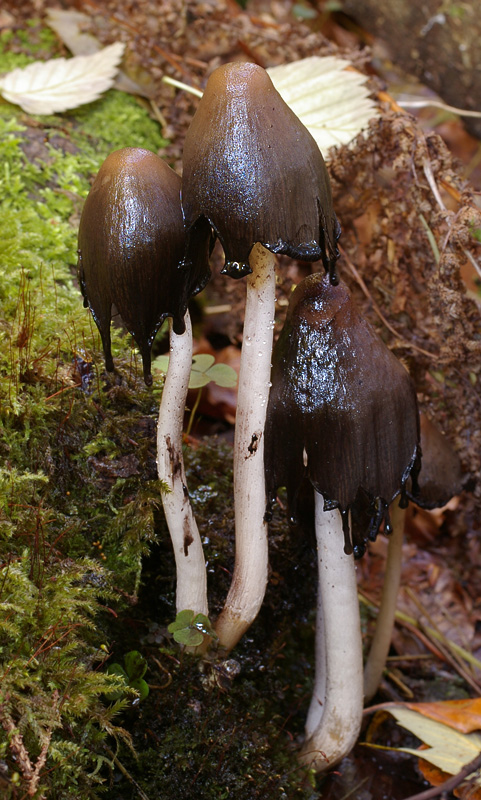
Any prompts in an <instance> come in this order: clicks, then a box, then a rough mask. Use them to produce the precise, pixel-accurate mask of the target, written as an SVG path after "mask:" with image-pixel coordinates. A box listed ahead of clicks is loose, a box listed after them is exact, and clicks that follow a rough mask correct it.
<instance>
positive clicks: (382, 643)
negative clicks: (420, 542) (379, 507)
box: [364, 500, 406, 701]
mask: <svg viewBox="0 0 481 800" xmlns="http://www.w3.org/2000/svg"><path fill="white" fill-rule="evenodd" d="M390 511H391V525H392V533H390V534H389V539H388V550H387V559H386V570H385V574H384V584H383V589H382V596H381V605H380V608H379V614H378V618H377V622H376V629H375V631H374V636H373V639H372V642H371V649H370V651H369V655H368V657H367V659H366V664H365V667H364V698H365V700H366V701H369V700H371V699H372V698H373V697H374V695H375V694H376V692H377V689H378V686H379V684H380V683H381V678H382V673H383V671H384V667H385V666H386V659H387V655H388V652H389V647H390V644H391V638H392V632H393V627H394V617H395V614H396V603H397V596H398V592H399V585H400V583H401V567H402V547H403V537H404V521H405V517H406V511H405V509H403V508H400V507H399V502H398V500H395V501H394V503H392V505H391V509H390Z"/></svg>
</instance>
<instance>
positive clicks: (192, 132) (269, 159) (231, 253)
mask: <svg viewBox="0 0 481 800" xmlns="http://www.w3.org/2000/svg"><path fill="white" fill-rule="evenodd" d="M183 162H184V166H183V175H182V207H183V210H184V217H185V224H186V229H187V233H188V237H190V236H191V235H192V232H193V231H196V230H198V228H199V227H202V226H203V225H204V226H205V225H207V224H210V225H211V226H212V227H213V228H214V230H215V232H216V234H217V236H218V237H219V239H220V241H221V243H222V246H223V248H224V251H225V257H226V266H225V268H224V270H223V271H224V272H226V273H227V274H229V275H231V276H232V277H241V276H242V275H245V274H248V273H249V272H251V269H250V267H249V264H248V261H249V253H250V251H251V249H252V247H253V245H254V244H255V243H256V242H260V243H261V244H262V245H264V247H266V248H267V249H268V250H270V251H271V252H273V253H285V254H286V255H288V256H291V257H292V258H298V259H302V260H304V261H317V260H318V259H319V258H322V260H323V264H324V267H325V269H326V270H330V272H331V276H332V278H333V280H336V278H335V272H334V268H335V263H336V260H337V257H338V251H337V247H336V242H337V239H338V238H339V232H340V229H339V224H338V222H337V219H336V216H335V213H334V210H333V206H332V196H331V187H330V183H329V176H328V174H327V170H326V166H325V164H324V160H323V158H322V155H321V152H320V150H319V148H318V146H317V144H316V142H315V141H314V139H313V138H312V136H311V134H310V133H309V132H308V131H307V129H306V128H305V127H304V125H303V124H302V123H301V121H300V120H299V118H298V117H297V116H296V115H295V114H294V112H293V111H291V109H290V108H289V106H288V105H286V103H285V102H284V100H283V99H282V97H281V96H280V94H279V93H278V92H277V90H276V89H275V88H274V85H273V83H272V81H271V79H270V77H269V75H268V74H267V72H266V71H265V70H264V69H262V67H258V66H257V65H255V64H243V63H232V64H226V65H224V66H222V67H219V68H218V69H216V70H215V71H214V72H213V73H212V75H211V76H210V78H209V80H208V82H207V86H206V89H205V92H204V95H203V97H202V99H201V100H200V103H199V106H198V108H197V111H196V113H195V115H194V118H193V120H192V123H191V125H190V128H189V130H188V132H187V136H186V139H185V145H184V155H183ZM191 249H192V247H191V245H190V244H189V251H190V250H191Z"/></svg>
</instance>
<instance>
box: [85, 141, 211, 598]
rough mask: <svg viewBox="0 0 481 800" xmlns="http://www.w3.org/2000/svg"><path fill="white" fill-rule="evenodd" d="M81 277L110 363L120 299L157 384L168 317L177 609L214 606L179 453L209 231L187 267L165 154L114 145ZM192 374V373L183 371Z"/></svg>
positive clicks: (165, 458)
mask: <svg viewBox="0 0 481 800" xmlns="http://www.w3.org/2000/svg"><path fill="white" fill-rule="evenodd" d="M78 241H79V260H78V276H79V282H80V286H81V290H82V294H83V296H84V304H85V305H88V306H89V307H90V309H91V311H92V314H93V317H94V319H95V322H96V323H97V326H98V328H99V331H100V336H101V339H102V345H103V349H104V354H105V362H106V367H107V370H109V371H113V369H114V365H113V359H112V353H111V344H110V324H111V316H112V306H113V305H115V307H116V308H117V311H118V312H119V314H120V316H121V317H122V319H123V321H124V323H125V325H126V327H127V329H128V330H129V332H130V333H131V334H132V336H133V337H134V339H135V341H136V343H137V345H138V347H139V350H140V353H141V356H142V362H143V371H144V379H145V382H146V384H147V385H150V384H151V383H152V375H151V371H150V364H151V347H152V342H153V339H154V337H155V334H156V333H157V331H158V329H159V328H160V326H161V324H162V322H163V320H164V319H165V318H166V317H172V321H171V351H172V352H171V359H170V365H169V371H168V375H167V378H166V382H165V387H164V392H163V395H162V401H161V407H160V413H159V426H158V436H157V441H158V461H157V464H158V475H159V479H160V480H161V481H162V482H163V486H164V491H163V503H164V510H165V515H166V519H167V524H168V527H169V532H170V535H171V538H172V543H173V547H174V554H175V559H176V567H177V609H178V610H181V609H183V608H192V610H194V611H197V612H200V613H204V614H207V586H206V570H205V563H204V557H203V553H202V544H201V540H200V536H199V532H198V530H197V525H196V523H195V520H194V517H193V514H192V510H191V507H190V502H189V496H188V491H187V487H186V480H185V473H184V466H183V458H182V422H183V417H184V409H185V400H186V395H187V385H188V376H189V374H190V368H191V363H192V335H191V329H190V319H189V314H188V311H187V302H188V300H189V297H190V296H191V295H192V294H194V293H195V292H197V291H200V289H201V288H202V287H203V286H204V285H205V283H206V282H207V280H208V277H209V275H210V271H209V267H208V248H209V240H208V239H204V240H203V242H202V246H200V247H198V248H197V249H196V252H195V253H193V255H192V258H191V260H190V262H189V265H188V268H187V267H186V265H185V264H184V268H183V269H180V264H181V262H182V261H183V257H184V243H185V239H184V226H183V217H182V210H181V205H180V177H179V176H178V175H177V174H176V173H175V172H174V171H173V170H172V169H171V168H170V167H169V166H168V165H167V164H166V163H165V162H164V161H163V160H162V159H161V158H159V157H158V156H156V155H154V153H151V152H150V151H148V150H143V149H141V148H124V149H122V150H117V151H115V152H114V153H111V154H110V155H109V156H108V158H107V159H106V160H105V161H104V163H103V164H102V166H101V168H100V170H99V172H98V174H97V177H96V178H95V181H94V183H93V185H92V188H91V190H90V192H89V195H88V197H87V199H86V201H85V205H84V208H83V211H82V216H81V220H80V227H79V237H78ZM186 376H187V377H186Z"/></svg>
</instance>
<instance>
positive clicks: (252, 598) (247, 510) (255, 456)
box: [215, 244, 277, 650]
mask: <svg viewBox="0 0 481 800" xmlns="http://www.w3.org/2000/svg"><path fill="white" fill-rule="evenodd" d="M276 263H277V259H276V257H275V256H274V255H273V254H272V253H270V252H269V251H268V250H266V249H265V248H264V247H262V245H260V244H256V245H254V247H253V248H252V251H251V255H250V259H249V264H250V266H251V268H252V274H251V275H249V276H248V278H247V296H246V308H245V320H244V333H243V343H242V355H241V365H240V374H239V387H238V396H237V412H236V423H235V438H234V505H235V565H234V574H233V577H232V584H231V587H230V590H229V593H228V596H227V600H226V603H225V606H224V609H223V610H222V612H221V614H220V616H219V618H218V620H217V623H216V626H215V629H216V633H217V635H218V637H219V642H220V644H221V645H222V646H223V647H225V648H226V649H227V650H231V649H232V648H233V647H234V646H235V645H236V644H237V642H238V641H239V639H240V638H241V637H242V635H243V634H244V633H245V631H246V630H247V629H248V628H249V626H250V625H251V623H252V622H253V621H254V619H255V618H256V616H257V614H258V611H259V609H260V607H261V604H262V601H263V599H264V594H265V589H266V584H267V562H268V552H267V523H266V522H265V520H264V515H265V511H266V490H265V477H264V426H265V420H266V410H267V400H268V397H269V389H270V375H271V357H272V338H273V328H274V308H275V267H276Z"/></svg>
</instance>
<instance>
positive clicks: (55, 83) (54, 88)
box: [0, 42, 125, 114]
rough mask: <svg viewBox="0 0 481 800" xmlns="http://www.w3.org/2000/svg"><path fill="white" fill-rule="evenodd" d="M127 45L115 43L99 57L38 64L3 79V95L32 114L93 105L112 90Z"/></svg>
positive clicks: (52, 112) (101, 52)
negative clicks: (86, 104) (88, 104)
mask: <svg viewBox="0 0 481 800" xmlns="http://www.w3.org/2000/svg"><path fill="white" fill-rule="evenodd" d="M124 47H125V45H124V44H123V43H122V42H116V43H115V44H111V45H109V46H108V47H104V48H103V50H100V51H99V52H98V53H94V54H93V55H89V56H75V57H74V58H68V59H67V58H55V59H52V60H50V61H35V62H34V63H33V64H29V66H28V67H25V68H24V69H14V70H13V71H12V72H9V73H7V74H6V75H4V76H3V77H2V78H1V79H0V92H1V94H2V95H3V97H4V98H5V99H6V100H8V101H9V102H10V103H15V104H16V105H19V106H20V107H21V108H23V110H24V111H26V112H28V113H29V114H54V113H56V112H59V111H67V109H70V108H76V107H77V106H81V105H84V104H85V103H91V102H92V101H93V100H97V98H98V97H100V95H101V94H102V93H103V92H105V91H106V90H107V89H110V87H111V86H112V84H113V82H114V80H115V75H116V74H117V70H118V65H119V63H120V61H121V59H122V55H123V52H124Z"/></svg>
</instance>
